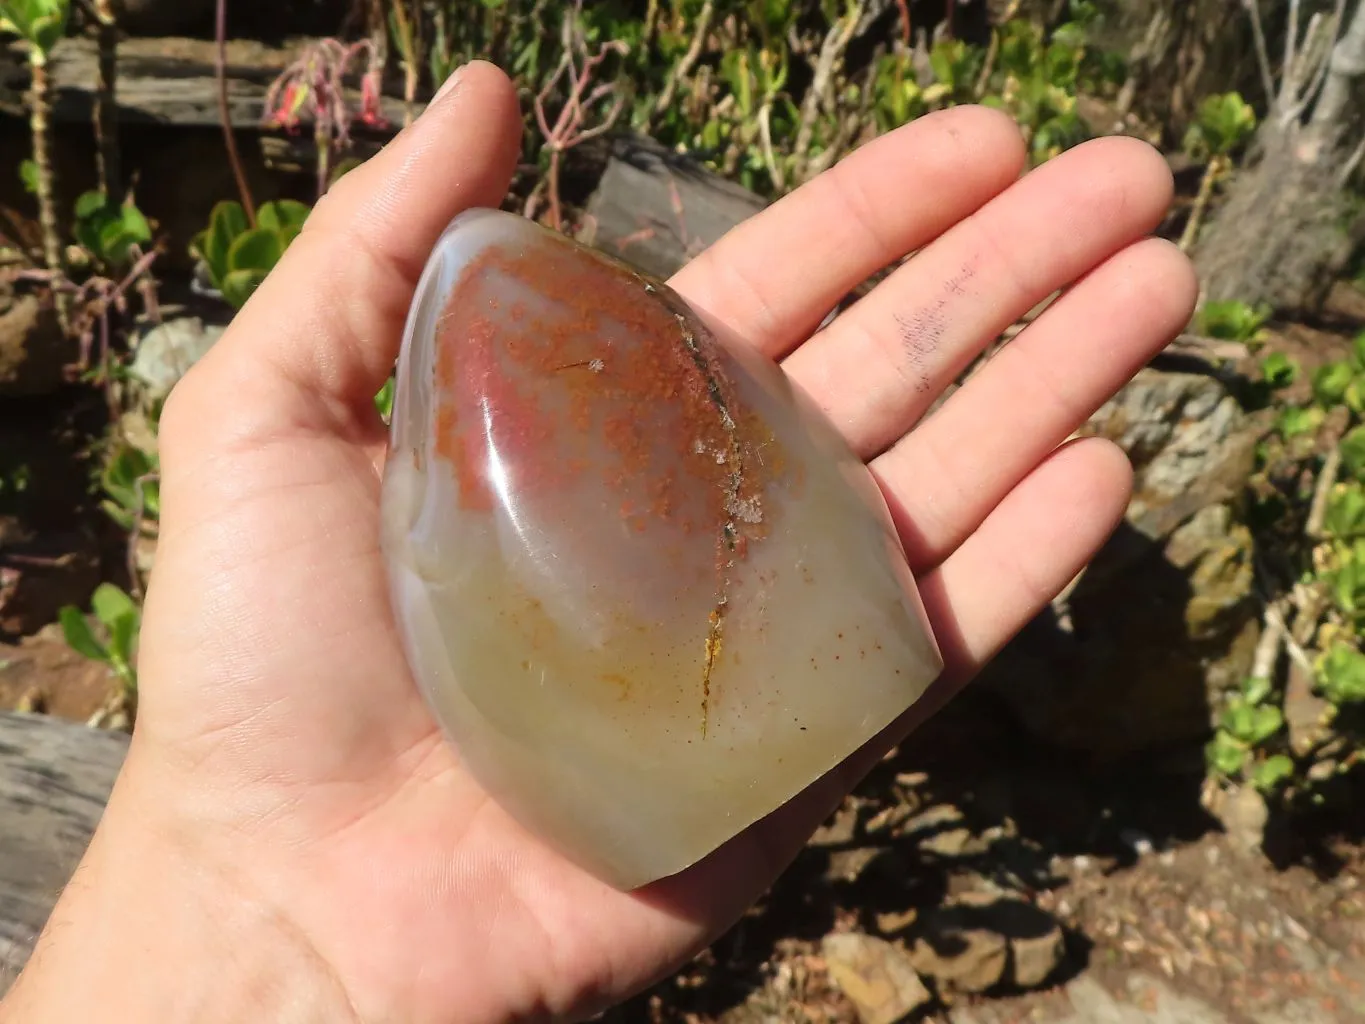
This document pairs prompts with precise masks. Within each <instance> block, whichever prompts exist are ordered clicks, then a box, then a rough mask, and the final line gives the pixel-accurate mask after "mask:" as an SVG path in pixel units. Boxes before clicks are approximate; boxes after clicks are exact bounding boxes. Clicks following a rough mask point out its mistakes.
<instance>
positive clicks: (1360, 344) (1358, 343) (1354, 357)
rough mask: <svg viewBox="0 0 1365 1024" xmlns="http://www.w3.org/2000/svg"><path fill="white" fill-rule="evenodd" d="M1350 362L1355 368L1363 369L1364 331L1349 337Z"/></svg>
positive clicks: (1364, 356) (1364, 368)
mask: <svg viewBox="0 0 1365 1024" xmlns="http://www.w3.org/2000/svg"><path fill="white" fill-rule="evenodd" d="M1351 362H1352V363H1353V364H1355V368H1356V369H1357V370H1365V331H1361V332H1360V333H1359V334H1357V335H1356V336H1355V337H1354V338H1353V339H1351Z"/></svg>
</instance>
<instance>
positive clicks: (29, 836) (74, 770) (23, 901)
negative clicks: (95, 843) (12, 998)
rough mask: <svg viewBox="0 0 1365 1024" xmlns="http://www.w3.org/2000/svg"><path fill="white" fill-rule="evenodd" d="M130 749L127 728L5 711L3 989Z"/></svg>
mask: <svg viewBox="0 0 1365 1024" xmlns="http://www.w3.org/2000/svg"><path fill="white" fill-rule="evenodd" d="M127 749H128V737H127V736H126V735H125V734H122V733H114V732H105V731H102V730H98V729H90V728H87V727H85V726H83V725H78V724H76V723H72V722H66V721H63V720H61V719H57V718H50V717H48V716H46V715H24V714H13V713H8V712H6V713H0V992H3V991H4V990H5V989H7V988H8V987H9V985H10V984H11V983H12V982H13V980H14V978H15V976H16V975H17V974H18V973H19V970H20V969H21V968H22V967H23V965H24V963H25V962H26V961H27V960H28V957H29V954H30V953H31V952H32V948H33V942H34V940H35V939H36V938H37V935H38V932H39V931H41V930H42V927H43V924H44V923H45V922H46V921H47V918H48V915H49V914H50V913H51V912H52V906H53V904H54V903H56V901H57V896H58V895H59V894H60V892H61V889H62V887H63V886H64V885H66V883H67V881H68V880H69V879H70V877H71V873H72V871H73V870H74V869H75V867H76V864H77V862H78V861H79V860H80V858H81V855H82V854H83V853H84V852H85V848H86V846H87V845H89V842H90V837H91V836H92V835H93V834H94V831H95V826H96V825H97V824H98V823H99V820H100V816H101V815H102V814H103V813H104V805H105V802H106V801H107V800H108V798H109V793H110V790H111V789H112V788H113V784H114V777H115V776H116V775H117V774H118V771H119V768H120V766H121V765H122V764H123V758H124V755H125V753H126V751H127Z"/></svg>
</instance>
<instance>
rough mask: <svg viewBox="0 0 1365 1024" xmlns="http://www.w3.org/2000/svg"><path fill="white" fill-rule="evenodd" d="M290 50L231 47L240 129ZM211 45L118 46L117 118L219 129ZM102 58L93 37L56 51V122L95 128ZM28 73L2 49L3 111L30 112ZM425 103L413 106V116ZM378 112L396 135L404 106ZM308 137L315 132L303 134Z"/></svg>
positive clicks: (395, 102)
mask: <svg viewBox="0 0 1365 1024" xmlns="http://www.w3.org/2000/svg"><path fill="white" fill-rule="evenodd" d="M302 46H303V42H300V43H298V44H296V45H294V46H292V47H289V48H285V47H277V46H269V45H266V44H264V43H258V42H253V41H251V40H231V41H229V42H228V44H227V62H226V78H227V94H228V110H229V113H230V115H231V118H232V123H233V125H234V126H235V127H237V128H241V129H259V128H261V124H262V118H263V116H264V113H265V97H266V93H267V91H268V90H269V88H270V83H271V82H272V81H274V80H275V78H276V77H278V75H279V74H280V72H282V71H283V70H284V69H285V68H286V67H288V66H289V65H290V63H292V62H293V61H294V60H295V59H296V58H297V56H298V54H299V53H300V50H301V48H302ZM214 50H215V47H214V44H213V43H212V42H211V41H206V40H201V39H181V38H163V39H123V40H120V42H119V48H118V83H117V90H116V98H117V104H118V114H119V120H121V121H123V122H126V123H142V124H167V125H181V126H198V127H207V126H216V125H217V124H218V123H219V121H218V86H217V82H216V81H215V78H214ZM97 65H98V57H97V54H96V50H95V42H94V40H93V39H89V38H85V37H78V36H71V37H68V38H66V39H63V40H62V41H61V42H60V43H58V44H57V46H56V47H54V48H53V51H52V55H51V58H50V65H49V69H50V74H51V78H52V86H53V108H52V114H53V118H54V119H55V120H56V121H58V122H67V123H73V122H81V123H85V124H89V123H90V118H91V114H92V111H93V109H94V102H95V82H96V72H97ZM29 80H30V79H29V70H28V62H27V58H26V55H25V50H24V47H23V46H22V45H21V44H19V43H11V44H10V45H8V46H6V47H4V48H0V113H4V114H9V115H11V116H15V117H24V116H27V115H26V112H25V111H26V93H27V91H28V88H29ZM348 100H349V102H350V105H351V107H352V109H354V110H359V109H360V93H359V90H358V89H352V90H350V91H349V94H348ZM420 109H421V105H420V104H417V105H415V107H414V113H416V112H417V111H419V110H420ZM380 110H381V113H382V114H383V116H384V118H385V119H386V120H387V121H389V122H390V124H391V125H392V126H394V128H395V130H396V129H397V128H399V127H402V124H403V101H402V100H401V99H398V98H396V97H394V96H387V95H386V96H383V97H381V104H380ZM304 130H305V133H307V134H311V129H304Z"/></svg>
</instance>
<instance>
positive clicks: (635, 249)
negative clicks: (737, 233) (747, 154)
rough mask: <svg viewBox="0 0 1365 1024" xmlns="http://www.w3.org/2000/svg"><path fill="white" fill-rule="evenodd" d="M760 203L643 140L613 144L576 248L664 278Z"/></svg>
mask: <svg viewBox="0 0 1365 1024" xmlns="http://www.w3.org/2000/svg"><path fill="white" fill-rule="evenodd" d="M764 205H765V203H764V201H763V199H762V198H761V197H760V196H757V195H755V194H754V193H753V192H750V191H749V190H748V189H745V188H743V187H742V186H740V185H737V184H735V183H734V182H732V181H729V180H728V179H726V178H723V177H721V176H720V175H718V174H715V173H713V172H711V171H709V170H707V169H706V168H705V167H703V166H702V165H701V164H700V163H698V162H697V161H695V160H691V159H689V158H687V157H684V156H681V155H679V154H678V153H674V152H672V151H671V150H669V149H668V148H667V147H665V146H662V145H660V144H659V143H657V142H655V141H654V140H652V139H649V138H642V137H639V136H629V135H628V136H622V137H620V138H617V139H615V140H613V143H612V152H611V157H610V159H609V160H608V162H607V166H606V170H605V171H604V172H603V173H602V178H601V181H600V183H599V184H598V187H597V191H596V192H594V193H593V194H592V197H591V198H590V199H589V200H588V206H587V214H588V219H587V227H586V230H585V231H584V232H583V233H582V235H581V238H582V240H583V241H586V242H590V243H591V244H593V245H595V246H597V247H598V248H600V249H602V250H603V251H604V252H608V253H611V254H612V255H613V256H618V257H620V258H621V259H624V260H626V261H627V262H630V263H632V264H634V265H635V266H637V267H639V268H640V269H641V270H644V271H645V272H646V273H649V274H653V275H655V276H657V277H660V278H667V277H669V276H671V275H672V274H673V273H675V272H676V271H677V270H678V269H679V268H680V267H682V266H683V265H684V264H685V263H687V262H688V261H689V260H691V259H692V258H693V257H694V256H696V255H697V254H698V253H700V252H701V251H702V250H703V249H705V248H707V247H708V246H710V245H711V244H713V243H714V242H716V241H718V240H719V239H720V237H721V236H722V235H724V234H725V233H726V232H727V231H729V230H730V229H731V228H733V227H734V226H735V225H736V224H738V223H740V222H741V221H743V220H747V219H748V218H749V217H752V216H753V215H754V214H756V213H758V212H759V211H760V210H762V209H763V207H764Z"/></svg>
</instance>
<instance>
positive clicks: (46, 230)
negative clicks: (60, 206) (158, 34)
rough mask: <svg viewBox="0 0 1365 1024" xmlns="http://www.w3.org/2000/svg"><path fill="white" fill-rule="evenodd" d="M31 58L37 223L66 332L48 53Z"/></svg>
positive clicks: (68, 305) (68, 324)
mask: <svg viewBox="0 0 1365 1024" xmlns="http://www.w3.org/2000/svg"><path fill="white" fill-rule="evenodd" d="M29 61H30V63H31V66H32V72H33V84H32V93H31V95H30V96H29V125H30V127H31V129H32V131H33V162H34V164H35V165H36V166H37V168H38V224H39V226H40V227H41V228H42V232H43V259H44V261H45V262H46V263H47V269H48V270H50V271H51V272H52V273H53V274H54V275H56V278H57V280H55V281H54V282H53V288H52V295H53V300H54V302H55V303H56V307H57V322H58V323H59V324H60V325H61V328H62V331H63V333H69V332H70V330H71V296H70V295H68V294H67V292H66V291H65V289H63V288H62V287H61V284H62V283H63V279H64V278H65V277H66V252H65V250H64V248H63V246H62V238H61V235H60V234H59V233H58V230H57V181H56V178H57V173H56V169H55V168H54V167H53V161H52V135H51V133H50V132H49V130H48V129H49V124H48V119H49V114H50V111H49V104H48V100H49V97H48V88H49V86H48V77H47V54H45V53H42V52H41V51H39V50H37V49H34V50H32V51H31V56H30V57H29Z"/></svg>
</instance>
